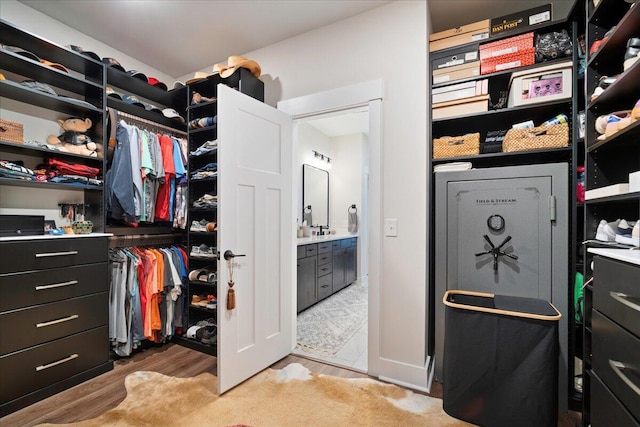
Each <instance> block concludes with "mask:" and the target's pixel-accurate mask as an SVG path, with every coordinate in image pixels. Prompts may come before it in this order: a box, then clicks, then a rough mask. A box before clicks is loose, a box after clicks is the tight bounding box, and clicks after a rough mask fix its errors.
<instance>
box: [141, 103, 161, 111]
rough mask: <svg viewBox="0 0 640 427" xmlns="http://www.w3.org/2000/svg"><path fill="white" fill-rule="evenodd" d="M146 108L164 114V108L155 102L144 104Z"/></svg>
mask: <svg viewBox="0 0 640 427" xmlns="http://www.w3.org/2000/svg"><path fill="white" fill-rule="evenodd" d="M144 109H145V110H147V111H153V112H154V113H158V114H162V110H161V109H159V108H158V107H156V106H155V105H153V104H146V103H145V104H144Z"/></svg>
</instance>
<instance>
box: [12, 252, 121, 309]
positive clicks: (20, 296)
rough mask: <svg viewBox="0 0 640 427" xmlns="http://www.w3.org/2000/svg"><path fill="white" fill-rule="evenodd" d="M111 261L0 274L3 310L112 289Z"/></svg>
mask: <svg viewBox="0 0 640 427" xmlns="http://www.w3.org/2000/svg"><path fill="white" fill-rule="evenodd" d="M108 276H109V270H108V264H107V263H106V262H105V263H101V264H88V265H81V266H77V267H65V268H54V269H51V270H38V271H29V272H26V273H10V274H2V275H0V295H2V298H0V312H1V311H7V310H14V309H17V308H22V307H28V306H31V305H38V304H45V303H49V302H54V301H61V300H63V299H68V298H75V297H79V296H83V295H89V294H95V293H98V292H106V291H108V290H109V282H108Z"/></svg>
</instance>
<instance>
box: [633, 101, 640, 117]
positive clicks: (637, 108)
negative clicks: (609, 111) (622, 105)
mask: <svg viewBox="0 0 640 427" xmlns="http://www.w3.org/2000/svg"><path fill="white" fill-rule="evenodd" d="M631 120H632V121H634V122H635V121H636V120H640V99H638V102H636V105H634V107H633V110H631Z"/></svg>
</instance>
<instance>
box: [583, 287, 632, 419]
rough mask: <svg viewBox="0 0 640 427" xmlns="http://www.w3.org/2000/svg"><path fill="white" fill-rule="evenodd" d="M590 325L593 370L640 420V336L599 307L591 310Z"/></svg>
mask: <svg viewBox="0 0 640 427" xmlns="http://www.w3.org/2000/svg"><path fill="white" fill-rule="evenodd" d="M594 287H595V286H594ZM591 328H592V331H593V338H592V352H593V357H592V369H593V371H594V372H595V373H596V374H597V375H598V377H600V379H601V380H602V381H603V382H604V384H605V385H606V386H607V387H608V388H609V389H610V390H611V391H612V392H613V394H614V395H615V396H616V397H617V398H618V400H620V402H622V404H623V405H624V406H625V407H626V408H627V409H628V410H629V411H630V412H631V413H632V414H633V415H634V416H635V417H636V418H637V419H639V420H640V394H638V391H640V339H639V338H637V337H634V336H633V335H632V334H630V333H629V332H627V331H625V330H624V329H622V328H621V327H620V326H619V325H618V324H616V323H614V322H612V321H611V320H610V319H608V318H606V317H605V316H604V315H602V314H601V313H600V312H598V311H597V310H593V311H592V316H591ZM591 401H592V402H593V399H592V400H591Z"/></svg>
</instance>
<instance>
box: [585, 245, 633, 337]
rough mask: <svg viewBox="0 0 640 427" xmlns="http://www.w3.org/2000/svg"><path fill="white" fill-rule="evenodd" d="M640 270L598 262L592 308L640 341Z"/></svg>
mask: <svg viewBox="0 0 640 427" xmlns="http://www.w3.org/2000/svg"><path fill="white" fill-rule="evenodd" d="M639 301H640V267H638V266H634V265H631V264H629V263H625V262H620V261H616V260H612V259H609V258H604V257H596V258H595V267H594V284H593V308H595V309H596V310H598V311H599V312H601V313H603V314H604V315H606V316H607V317H609V318H611V319H613V320H614V321H615V322H616V323H619V324H620V325H622V327H624V328H626V329H628V330H629V331H631V332H632V333H634V334H635V335H636V336H637V337H640V302H639Z"/></svg>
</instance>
